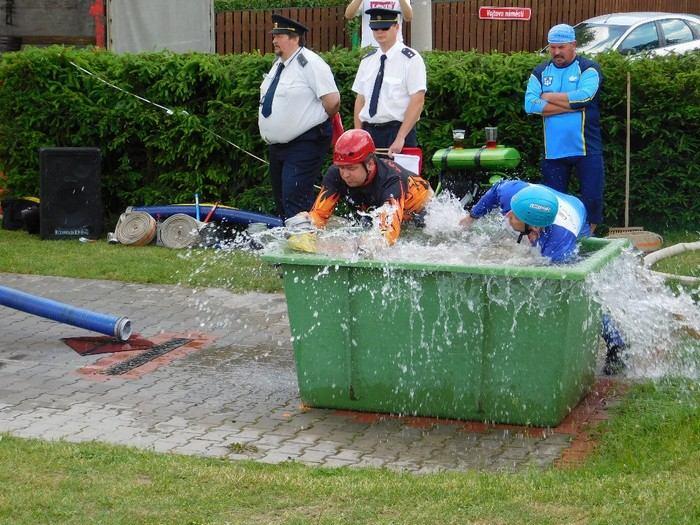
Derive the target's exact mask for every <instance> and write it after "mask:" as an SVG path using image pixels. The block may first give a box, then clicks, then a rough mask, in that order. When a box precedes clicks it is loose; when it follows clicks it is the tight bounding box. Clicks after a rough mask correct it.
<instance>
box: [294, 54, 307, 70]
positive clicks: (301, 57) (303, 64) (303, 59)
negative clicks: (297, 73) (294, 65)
mask: <svg viewBox="0 0 700 525" xmlns="http://www.w3.org/2000/svg"><path fill="white" fill-rule="evenodd" d="M297 60H298V61H299V63H300V64H301V67H306V64H308V63H309V61H308V60H306V57H305V56H304V55H302V54H301V53H299V54H298V55H297Z"/></svg>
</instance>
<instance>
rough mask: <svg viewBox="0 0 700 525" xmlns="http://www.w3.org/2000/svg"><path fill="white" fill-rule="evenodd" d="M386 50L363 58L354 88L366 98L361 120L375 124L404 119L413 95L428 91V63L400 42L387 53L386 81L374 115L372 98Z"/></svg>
mask: <svg viewBox="0 0 700 525" xmlns="http://www.w3.org/2000/svg"><path fill="white" fill-rule="evenodd" d="M381 56H382V50H381V49H377V50H376V51H374V52H373V53H371V54H369V55H367V56H365V58H363V59H362V60H361V61H360V67H359V68H358V70H357V75H355V82H353V84H352V90H353V91H354V92H355V93H357V94H359V95H362V96H363V97H364V98H365V105H364V106H363V107H362V110H361V111H360V120H361V121H362V122H369V123H371V124H381V123H384V122H391V121H392V120H397V121H399V122H403V119H404V115H405V113H406V108H408V102H409V100H410V97H411V95H415V94H416V93H418V92H419V91H425V90H426V73H425V63H424V62H423V57H421V56H420V55H419V54H418V52H417V51H416V50H415V49H411V48H410V47H406V46H405V45H404V44H403V43H401V42H396V43H395V44H394V45H393V46H392V47H391V49H389V51H388V52H387V53H386V62H385V64H384V80H383V82H382V88H381V90H380V91H379V102H378V103H377V113H376V114H375V115H374V116H373V117H370V115H369V103H370V100H371V98H372V90H373V89H374V81H375V79H376V78H377V73H378V72H379V66H380V64H381V60H380V57H381Z"/></svg>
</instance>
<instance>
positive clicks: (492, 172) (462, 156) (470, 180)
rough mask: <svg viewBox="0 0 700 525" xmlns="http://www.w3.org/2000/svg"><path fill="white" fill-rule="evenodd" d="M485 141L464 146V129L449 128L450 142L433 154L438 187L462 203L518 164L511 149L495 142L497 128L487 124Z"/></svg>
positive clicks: (466, 203)
mask: <svg viewBox="0 0 700 525" xmlns="http://www.w3.org/2000/svg"><path fill="white" fill-rule="evenodd" d="M485 131H486V143H485V144H484V145H483V146H481V147H479V148H465V147H464V136H465V130H463V129H453V130H452V137H453V140H454V142H453V145H452V146H450V147H448V148H443V149H439V150H437V151H436V152H435V154H434V155H433V166H435V167H436V168H439V170H440V188H441V189H443V190H449V191H451V192H452V193H453V194H454V195H455V196H457V197H460V198H461V202H462V206H467V205H468V204H470V203H471V202H472V201H475V200H476V199H477V198H478V197H479V196H480V195H481V193H483V192H485V191H486V190H488V188H490V187H491V185H492V184H494V183H496V182H498V181H499V180H501V179H503V178H506V173H505V170H510V169H513V168H515V167H517V166H518V164H519V163H520V153H518V150H516V149H515V148H509V147H506V146H503V145H501V144H498V140H497V138H498V128H495V127H487V128H485Z"/></svg>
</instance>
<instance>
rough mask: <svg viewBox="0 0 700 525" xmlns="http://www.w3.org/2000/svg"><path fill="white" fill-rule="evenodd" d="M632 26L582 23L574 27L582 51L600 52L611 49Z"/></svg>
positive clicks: (577, 43)
mask: <svg viewBox="0 0 700 525" xmlns="http://www.w3.org/2000/svg"><path fill="white" fill-rule="evenodd" d="M629 27H630V26H614V25H605V24H591V23H586V22H584V23H581V24H578V25H576V27H574V30H575V31H576V48H577V50H578V51H582V52H586V51H588V52H595V53H600V52H602V51H606V50H608V49H610V48H611V47H612V46H613V44H615V42H616V41H617V39H618V38H620V37H621V36H622V34H623V33H624V32H625V31H627V29H629Z"/></svg>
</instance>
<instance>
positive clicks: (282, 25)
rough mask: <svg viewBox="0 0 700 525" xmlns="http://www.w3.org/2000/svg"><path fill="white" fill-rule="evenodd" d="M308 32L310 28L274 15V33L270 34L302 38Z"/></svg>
mask: <svg viewBox="0 0 700 525" xmlns="http://www.w3.org/2000/svg"><path fill="white" fill-rule="evenodd" d="M308 30H309V28H308V27H306V26H305V25H304V24H300V23H299V22H297V21H296V20H292V19H291V18H287V17H286V16H282V15H278V14H273V15H272V31H270V34H273V35H299V36H301V35H303V34H304V33H306V32H307V31H308Z"/></svg>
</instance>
